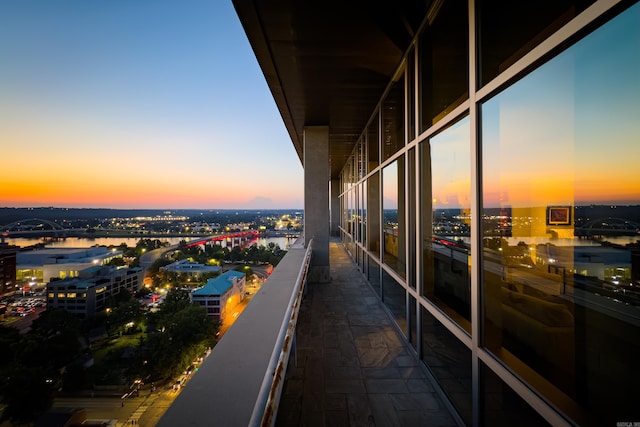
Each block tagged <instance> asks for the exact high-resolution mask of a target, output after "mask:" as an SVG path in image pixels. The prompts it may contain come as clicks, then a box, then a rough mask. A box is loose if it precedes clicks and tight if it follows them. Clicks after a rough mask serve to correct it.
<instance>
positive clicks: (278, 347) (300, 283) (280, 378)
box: [249, 239, 313, 427]
mask: <svg viewBox="0 0 640 427" xmlns="http://www.w3.org/2000/svg"><path fill="white" fill-rule="evenodd" d="M312 246H313V239H311V240H310V241H309V244H308V245H307V249H306V251H305V255H304V261H303V263H302V266H301V267H300V271H299V272H298V277H297V278H296V284H295V288H294V291H293V292H292V293H291V300H290V302H289V306H288V308H287V311H286V313H285V315H284V318H283V321H282V326H281V327H280V332H279V333H278V338H277V340H276V343H275V345H274V348H273V353H272V354H271V359H270V360H269V366H268V367H267V370H266V372H265V376H264V379H263V381H262V386H261V387H260V392H259V394H258V397H257V399H256V403H255V406H254V408H253V412H252V414H251V420H250V421H249V426H251V427H258V426H261V427H267V426H269V427H270V426H273V424H274V423H275V418H276V414H277V410H278V403H279V400H280V394H281V392H282V386H283V384H284V376H285V373H286V367H287V364H288V362H289V356H290V354H291V346H292V343H293V337H294V334H295V329H296V324H297V320H298V313H299V309H300V302H301V301H302V295H303V294H304V289H305V286H306V281H307V272H308V270H309V264H310V261H311V254H312V252H313V249H312Z"/></svg>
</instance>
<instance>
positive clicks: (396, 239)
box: [382, 157, 406, 278]
mask: <svg viewBox="0 0 640 427" xmlns="http://www.w3.org/2000/svg"><path fill="white" fill-rule="evenodd" d="M404 163H405V162H404V157H400V158H398V160H396V161H395V162H393V163H391V164H390V165H388V166H386V167H385V168H384V169H383V170H382V179H383V183H382V213H383V233H384V241H383V249H384V250H383V254H382V260H383V262H384V263H385V264H387V265H388V266H389V267H391V268H392V269H393V270H394V271H395V272H396V273H398V274H400V276H402V277H403V278H405V275H406V274H405V268H406V247H405V246H406V236H405V235H406V230H405V225H406V221H405V218H404V213H405V207H404V202H405V200H404V193H405V191H404V190H405V186H404Z"/></svg>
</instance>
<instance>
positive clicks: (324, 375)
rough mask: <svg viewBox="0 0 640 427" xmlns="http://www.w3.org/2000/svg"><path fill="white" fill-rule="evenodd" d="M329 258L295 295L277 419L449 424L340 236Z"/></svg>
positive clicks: (384, 425)
mask: <svg viewBox="0 0 640 427" xmlns="http://www.w3.org/2000/svg"><path fill="white" fill-rule="evenodd" d="M330 263H331V267H330V268H331V282H330V283H326V284H309V287H308V290H307V294H306V296H305V299H304V301H303V303H302V306H301V309H300V314H299V318H298V328H297V337H296V339H297V364H296V365H294V364H293V363H290V366H289V369H288V371H287V375H286V381H285V385H284V388H283V392H282V397H281V401H280V406H279V409H278V417H277V421H276V425H277V426H279V427H289V426H309V427H313V426H377V427H392V426H411V427H414V426H429V427H445V426H446V427H449V426H456V425H457V424H456V422H455V421H454V419H453V417H452V416H451V415H450V413H449V412H448V410H447V408H446V407H445V406H444V405H443V403H442V400H441V399H440V397H439V396H438V394H437V393H436V392H435V390H434V388H433V386H432V384H431V382H430V381H429V379H428V378H427V377H426V375H425V373H424V370H423V368H422V367H421V366H420V363H421V362H419V361H418V360H417V358H416V357H415V355H414V353H413V352H412V351H411V349H409V348H408V347H407V345H408V344H407V343H406V341H405V340H404V339H403V338H401V336H400V335H399V332H398V330H397V329H396V328H395V327H394V326H393V324H392V320H391V319H390V318H389V316H388V315H387V313H386V312H385V311H384V310H383V308H382V303H381V302H380V301H379V300H378V298H377V296H376V295H375V293H374V292H373V290H372V289H371V288H370V287H369V285H368V284H367V283H366V281H365V279H364V278H363V277H362V275H361V273H360V272H359V271H358V269H357V267H356V265H355V264H354V263H353V262H352V260H351V258H350V257H349V255H348V254H347V252H346V250H345V248H344V246H343V245H342V243H340V242H337V241H332V242H330ZM293 357H294V356H293V355H292V358H293Z"/></svg>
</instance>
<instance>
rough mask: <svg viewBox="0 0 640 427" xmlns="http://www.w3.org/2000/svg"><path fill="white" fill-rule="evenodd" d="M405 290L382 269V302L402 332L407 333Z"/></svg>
mask: <svg viewBox="0 0 640 427" xmlns="http://www.w3.org/2000/svg"><path fill="white" fill-rule="evenodd" d="M406 295H407V291H406V290H405V289H404V288H403V287H402V285H401V284H399V283H398V282H396V280H395V279H394V278H393V277H391V276H390V275H389V273H387V272H386V271H384V270H382V302H384V305H386V306H387V308H388V309H389V311H391V314H393V318H394V319H395V321H396V323H397V324H398V326H400V329H401V330H402V332H403V333H404V334H405V336H406V335H407V296H406Z"/></svg>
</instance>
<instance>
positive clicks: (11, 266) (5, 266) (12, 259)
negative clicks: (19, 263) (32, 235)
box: [0, 237, 20, 296]
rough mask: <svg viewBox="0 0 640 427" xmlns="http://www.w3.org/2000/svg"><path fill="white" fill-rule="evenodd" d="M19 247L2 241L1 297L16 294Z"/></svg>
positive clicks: (0, 265)
mask: <svg viewBox="0 0 640 427" xmlns="http://www.w3.org/2000/svg"><path fill="white" fill-rule="evenodd" d="M18 249H20V248H19V247H18V246H15V245H9V244H7V243H5V242H4V237H3V238H2V239H1V240H0V296H4V295H7V294H13V293H14V292H16V291H17V290H18V289H17V284H16V254H17V253H18Z"/></svg>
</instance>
